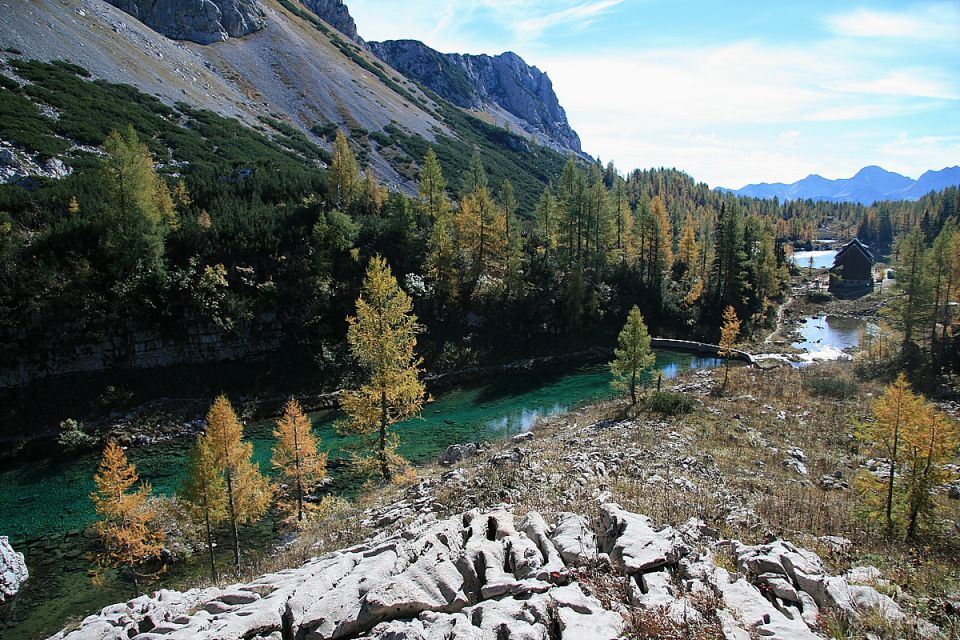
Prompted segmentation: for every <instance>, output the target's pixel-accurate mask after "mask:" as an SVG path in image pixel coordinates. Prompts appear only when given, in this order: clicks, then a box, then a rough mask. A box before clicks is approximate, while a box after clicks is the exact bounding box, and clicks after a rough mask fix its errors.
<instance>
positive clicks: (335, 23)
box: [300, 0, 363, 42]
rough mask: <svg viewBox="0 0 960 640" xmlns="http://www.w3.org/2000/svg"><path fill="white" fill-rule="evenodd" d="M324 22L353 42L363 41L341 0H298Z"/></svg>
mask: <svg viewBox="0 0 960 640" xmlns="http://www.w3.org/2000/svg"><path fill="white" fill-rule="evenodd" d="M300 1H301V2H302V3H303V4H304V6H306V7H307V8H308V9H310V11H313V12H314V13H315V14H317V16H319V17H320V18H321V19H322V20H323V21H324V22H326V23H327V24H329V25H330V26H331V27H333V28H334V29H336V30H337V31H339V32H340V33H342V34H343V35H345V36H347V37H348V38H350V39H351V40H353V41H354V42H363V40H361V39H360V36H359V35H358V34H357V25H356V23H355V22H354V21H353V16H351V15H350V10H349V9H347V5H345V4H343V1H342V0H300Z"/></svg>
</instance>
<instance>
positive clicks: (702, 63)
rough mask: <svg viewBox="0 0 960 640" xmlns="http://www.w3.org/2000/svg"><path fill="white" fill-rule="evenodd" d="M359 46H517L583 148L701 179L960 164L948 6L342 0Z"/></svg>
mask: <svg viewBox="0 0 960 640" xmlns="http://www.w3.org/2000/svg"><path fill="white" fill-rule="evenodd" d="M347 4H348V5H349V7H350V11H351V13H352V15H353V16H354V18H355V20H356V22H357V26H358V28H359V31H360V35H361V36H362V37H364V38H365V39H367V40H388V39H401V38H413V39H417V40H422V41H423V42H425V43H426V44H428V45H430V46H431V47H433V48H435V49H438V50H440V51H442V52H445V53H449V52H457V53H488V54H491V55H493V54H497V53H501V52H503V51H514V52H516V53H518V54H519V55H521V56H522V57H523V58H524V59H525V60H526V61H527V62H528V63H530V64H532V65H535V66H537V67H538V68H540V69H541V70H543V71H545V72H546V73H547V74H548V75H549V76H550V78H551V80H552V81H553V85H554V89H555V90H556V92H557V96H558V97H559V99H560V104H561V105H563V106H564V108H565V109H566V111H567V116H568V119H569V120H570V124H571V126H573V128H574V129H575V130H576V131H577V132H578V133H579V134H580V138H581V140H582V142H583V149H584V151H585V152H587V153H589V154H590V155H592V156H594V157H599V158H600V159H601V160H602V161H603V162H604V163H606V162H608V161H610V160H612V161H613V162H614V163H615V164H616V165H617V167H618V169H620V170H621V172H627V171H630V170H633V169H637V168H640V169H643V168H650V167H676V168H678V169H681V170H683V171H686V172H687V173H689V174H690V175H692V176H693V177H694V178H696V179H697V180H699V181H703V182H706V183H708V184H709V185H710V186H712V187H717V186H722V187H729V188H739V187H742V186H744V185H745V184H748V183H756V182H794V181H796V180H799V179H801V178H803V177H805V176H807V175H809V174H814V173H815V174H819V175H822V176H824V177H827V178H831V179H835V178H845V177H850V176H852V175H853V174H854V173H855V172H856V171H857V170H858V169H860V168H861V167H864V166H867V165H873V164H876V165H880V166H882V167H884V168H885V169H889V170H891V171H897V172H899V173H903V174H904V175H907V176H910V177H912V178H917V177H919V176H920V174H922V173H923V172H924V171H926V170H928V169H941V168H943V167H947V166H954V165H958V164H960V0H946V1H942V0H941V1H937V2H882V1H871V0H866V1H864V2H843V1H842V0H832V1H821V0H805V1H803V2H778V1H773V2H771V1H770V0H763V1H755V2H737V1H736V0H727V1H726V2H722V1H718V0H404V1H403V2H398V1H397V0H347Z"/></svg>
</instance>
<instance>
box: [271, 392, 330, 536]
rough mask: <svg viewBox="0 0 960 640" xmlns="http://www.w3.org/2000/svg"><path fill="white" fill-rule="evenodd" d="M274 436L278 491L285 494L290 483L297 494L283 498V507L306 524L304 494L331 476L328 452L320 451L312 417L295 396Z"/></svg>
mask: <svg viewBox="0 0 960 640" xmlns="http://www.w3.org/2000/svg"><path fill="white" fill-rule="evenodd" d="M273 436H274V437H275V438H276V439H277V443H276V444H275V445H274V447H273V468H274V469H275V470H276V471H277V492H278V493H283V491H282V490H281V488H280V487H281V485H282V484H286V485H289V486H292V488H293V491H294V496H295V501H292V502H290V501H287V500H285V499H284V500H281V501H280V507H281V509H282V510H283V511H286V512H288V513H291V514H292V515H293V516H295V517H296V520H297V522H298V523H302V522H303V521H304V519H305V518H306V512H307V509H306V507H305V505H304V496H305V495H306V494H308V493H309V492H311V491H313V490H314V489H315V488H316V487H317V485H318V484H320V482H322V481H323V480H324V478H326V477H327V454H326V453H321V452H320V450H319V445H320V443H319V441H318V439H317V437H316V436H315V435H314V434H313V425H312V424H311V422H310V418H309V417H307V415H306V414H305V413H304V412H303V409H302V408H301V407H300V403H299V402H297V401H296V400H294V399H293V398H291V399H290V400H289V401H288V402H287V404H286V406H285V407H284V409H283V417H281V418H280V419H279V420H277V427H276V429H274V430H273Z"/></svg>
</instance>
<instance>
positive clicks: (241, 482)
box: [205, 396, 270, 570]
mask: <svg viewBox="0 0 960 640" xmlns="http://www.w3.org/2000/svg"><path fill="white" fill-rule="evenodd" d="M205 438H206V439H207V441H208V442H209V445H210V449H211V451H212V454H213V460H214V464H215V465H216V467H217V469H218V470H219V471H220V473H221V475H222V476H223V479H224V482H225V484H226V487H227V517H228V519H229V521H230V535H231V538H232V541H233V562H234V565H235V566H236V568H237V569H238V570H239V569H240V532H239V529H238V525H240V524H247V523H250V522H254V521H256V520H258V519H259V518H260V517H261V516H263V514H264V513H266V511H267V508H268V507H269V506H270V483H269V481H268V480H267V479H266V478H265V477H264V476H263V475H261V474H260V467H259V466H258V465H257V464H255V463H254V462H253V445H252V444H251V443H249V442H245V441H244V440H243V425H242V424H241V423H240V420H239V419H238V418H237V414H236V412H235V411H234V410H233V406H232V405H231V404H230V401H229V400H227V398H226V396H219V397H218V398H217V399H216V400H214V402H213V405H212V406H211V407H210V410H209V411H208V412H207V433H206V436H205Z"/></svg>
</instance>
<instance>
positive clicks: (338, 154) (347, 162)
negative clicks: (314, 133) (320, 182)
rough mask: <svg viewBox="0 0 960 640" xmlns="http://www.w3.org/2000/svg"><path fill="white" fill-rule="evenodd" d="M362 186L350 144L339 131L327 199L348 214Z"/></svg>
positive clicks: (328, 180)
mask: <svg viewBox="0 0 960 640" xmlns="http://www.w3.org/2000/svg"><path fill="white" fill-rule="evenodd" d="M359 185H360V169H359V168H358V166H357V158H356V156H355V155H354V154H353V149H351V148H350V142H349V141H348V140H347V136H346V135H344V133H343V131H342V130H341V131H337V138H336V140H335V141H334V143H333V160H332V161H331V162H330V169H329V171H328V173H327V198H328V201H329V202H330V205H331V206H332V207H334V208H337V209H340V210H341V211H343V212H344V213H347V212H349V211H350V210H351V208H352V207H353V204H354V201H355V200H356V197H357V191H358V188H359Z"/></svg>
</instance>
